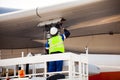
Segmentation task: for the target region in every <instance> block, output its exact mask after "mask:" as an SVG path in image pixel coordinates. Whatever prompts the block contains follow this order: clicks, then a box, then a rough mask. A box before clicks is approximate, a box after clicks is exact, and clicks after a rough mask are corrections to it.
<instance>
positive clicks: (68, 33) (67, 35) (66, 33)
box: [64, 29, 70, 38]
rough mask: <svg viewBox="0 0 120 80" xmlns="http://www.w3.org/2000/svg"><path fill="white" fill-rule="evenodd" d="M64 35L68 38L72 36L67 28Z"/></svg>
mask: <svg viewBox="0 0 120 80" xmlns="http://www.w3.org/2000/svg"><path fill="white" fill-rule="evenodd" d="M64 35H65V37H66V38H68V37H69V36H70V32H69V31H68V30H67V29H64Z"/></svg>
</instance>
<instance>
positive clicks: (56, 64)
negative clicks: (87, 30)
mask: <svg viewBox="0 0 120 80" xmlns="http://www.w3.org/2000/svg"><path fill="white" fill-rule="evenodd" d="M63 30H64V34H59V31H58V28H56V27H51V28H50V34H51V38H49V39H48V41H47V42H46V44H45V46H46V52H47V53H48V54H58V53H64V52H65V49H64V44H63V41H64V40H65V39H66V38H68V37H69V36H70V32H69V31H68V30H67V29H64V28H63ZM62 66H63V61H62V60H59V61H51V62H49V64H48V68H47V70H48V72H57V71H62Z"/></svg>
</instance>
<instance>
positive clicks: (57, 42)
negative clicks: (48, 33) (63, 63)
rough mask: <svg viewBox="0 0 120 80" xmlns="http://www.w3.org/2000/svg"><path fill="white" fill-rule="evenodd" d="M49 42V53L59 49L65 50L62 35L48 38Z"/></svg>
mask: <svg viewBox="0 0 120 80" xmlns="http://www.w3.org/2000/svg"><path fill="white" fill-rule="evenodd" d="M48 43H49V46H50V47H49V53H52V52H57V51H60V52H64V51H65V50H64V44H63V40H62V37H61V36H60V35H58V36H54V37H52V38H50V39H49V40H48Z"/></svg>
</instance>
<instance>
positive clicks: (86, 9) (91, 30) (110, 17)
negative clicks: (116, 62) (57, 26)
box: [0, 0, 120, 54]
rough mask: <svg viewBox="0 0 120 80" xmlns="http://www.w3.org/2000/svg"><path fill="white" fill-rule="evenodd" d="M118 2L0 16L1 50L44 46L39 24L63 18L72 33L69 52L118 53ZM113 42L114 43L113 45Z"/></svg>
mask: <svg viewBox="0 0 120 80" xmlns="http://www.w3.org/2000/svg"><path fill="white" fill-rule="evenodd" d="M119 5H120V1H119V0H116V1H113V0H97V1H95V2H92V3H87V4H84V5H81V3H80V1H73V2H70V3H66V4H60V5H56V6H51V7H46V8H39V7H37V8H35V9H32V10H22V11H17V12H11V13H6V14H0V49H9V48H33V47H44V43H43V42H39V43H38V42H35V41H34V40H45V34H44V27H37V25H38V24H39V23H40V22H43V21H46V20H50V19H55V18H60V17H62V18H65V19H66V21H65V22H64V24H63V27H65V28H67V29H68V30H70V32H71V36H70V38H68V39H67V40H66V41H65V46H66V49H67V50H68V51H70V50H72V51H77V52H82V50H83V49H84V47H85V46H88V47H89V52H90V53H108V54H110V53H112V54H113V53H114V54H119V52H120V47H119V45H120V42H119V40H120V37H119V36H120V34H119V33H120V7H119ZM113 42H114V43H113Z"/></svg>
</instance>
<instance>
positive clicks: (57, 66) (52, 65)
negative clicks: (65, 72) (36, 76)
mask: <svg viewBox="0 0 120 80" xmlns="http://www.w3.org/2000/svg"><path fill="white" fill-rule="evenodd" d="M62 67H63V61H62V60H59V61H51V62H49V63H48V72H57V71H62Z"/></svg>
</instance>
